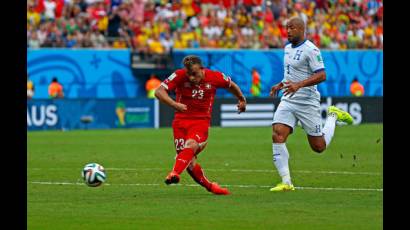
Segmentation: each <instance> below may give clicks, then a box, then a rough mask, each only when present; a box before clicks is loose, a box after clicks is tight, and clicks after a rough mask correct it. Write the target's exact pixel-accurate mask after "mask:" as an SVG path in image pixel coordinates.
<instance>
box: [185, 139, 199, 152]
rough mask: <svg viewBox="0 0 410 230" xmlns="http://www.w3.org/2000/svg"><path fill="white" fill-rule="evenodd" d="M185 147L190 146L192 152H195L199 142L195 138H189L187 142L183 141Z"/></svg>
mask: <svg viewBox="0 0 410 230" xmlns="http://www.w3.org/2000/svg"><path fill="white" fill-rule="evenodd" d="M185 148H190V149H192V150H194V153H196V152H197V151H198V149H199V144H198V142H196V141H195V140H192V139H190V140H188V141H187V142H185Z"/></svg>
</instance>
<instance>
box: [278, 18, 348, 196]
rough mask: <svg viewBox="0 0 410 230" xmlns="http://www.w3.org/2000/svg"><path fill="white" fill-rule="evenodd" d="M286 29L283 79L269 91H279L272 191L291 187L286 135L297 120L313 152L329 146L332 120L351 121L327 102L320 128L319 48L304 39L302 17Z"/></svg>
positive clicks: (322, 76)
mask: <svg viewBox="0 0 410 230" xmlns="http://www.w3.org/2000/svg"><path fill="white" fill-rule="evenodd" d="M286 29H287V33H288V40H289V44H287V45H286V46H285V54H284V55H285V57H284V67H285V68H284V79H283V80H282V81H281V82H280V83H278V84H276V85H274V86H272V89H271V92H270V95H271V96H273V97H275V96H276V95H277V94H278V92H279V90H282V92H283V96H282V98H281V101H280V103H279V106H278V108H277V110H276V112H275V115H274V118H273V122H272V132H273V133H272V141H273V144H272V151H273V163H274V165H275V167H276V169H277V170H278V172H279V175H280V176H281V177H282V182H281V183H279V184H277V185H276V187H273V188H271V189H270V191H272V192H275V191H292V190H295V187H294V186H293V184H292V181H291V178H290V172H289V164H288V160H289V152H288V150H287V148H286V139H287V138H288V136H289V134H291V133H292V132H293V129H294V128H295V126H296V124H297V122H298V121H299V122H300V123H301V125H302V128H303V129H304V130H305V132H306V134H307V138H308V141H309V144H310V147H311V148H312V149H313V151H315V152H317V153H321V152H323V151H324V150H325V149H326V147H327V146H329V143H330V141H331V139H332V137H333V134H334V131H335V126H336V121H341V122H345V123H347V124H352V123H353V118H352V116H351V115H350V114H349V113H347V112H345V111H343V110H341V109H339V108H337V107H335V106H330V107H329V108H328V111H327V112H328V114H327V119H326V123H325V125H324V127H323V129H322V121H321V120H322V119H321V113H320V93H319V92H318V90H317V86H316V85H317V84H319V83H320V82H323V81H325V80H326V72H325V66H324V64H323V59H322V56H321V54H320V51H319V49H318V48H317V47H316V46H315V45H314V44H313V43H312V42H310V41H308V40H306V39H305V24H304V22H303V20H302V19H300V18H297V17H294V18H291V19H290V20H289V21H288V23H287V25H286Z"/></svg>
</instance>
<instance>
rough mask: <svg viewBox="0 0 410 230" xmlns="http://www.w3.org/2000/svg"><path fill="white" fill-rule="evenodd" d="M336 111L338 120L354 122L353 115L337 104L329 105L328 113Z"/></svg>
mask: <svg viewBox="0 0 410 230" xmlns="http://www.w3.org/2000/svg"><path fill="white" fill-rule="evenodd" d="M330 113H334V114H336V116H337V121H341V122H345V123H347V124H349V125H351V124H353V117H352V116H351V115H350V114H349V113H348V112H346V111H343V110H341V109H339V108H337V107H336V106H333V105H332V106H329V108H327V114H330Z"/></svg>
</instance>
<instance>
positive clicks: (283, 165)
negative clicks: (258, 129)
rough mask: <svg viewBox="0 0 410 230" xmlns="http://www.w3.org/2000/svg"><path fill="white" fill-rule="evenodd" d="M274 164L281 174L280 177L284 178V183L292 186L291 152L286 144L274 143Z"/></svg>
mask: <svg viewBox="0 0 410 230" xmlns="http://www.w3.org/2000/svg"><path fill="white" fill-rule="evenodd" d="M272 151H273V164H274V165H275V166H276V169H277V170H278V172H279V175H280V176H281V177H282V183H284V184H292V182H291V180H290V172H289V163H288V161H289V152H288V149H287V148H286V144H285V143H273V144H272Z"/></svg>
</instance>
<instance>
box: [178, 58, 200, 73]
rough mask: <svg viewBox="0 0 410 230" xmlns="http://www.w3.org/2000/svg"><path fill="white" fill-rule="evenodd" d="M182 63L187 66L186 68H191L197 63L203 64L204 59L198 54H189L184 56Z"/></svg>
mask: <svg viewBox="0 0 410 230" xmlns="http://www.w3.org/2000/svg"><path fill="white" fill-rule="evenodd" d="M182 64H183V65H184V66H185V68H187V69H188V70H190V69H191V68H192V66H193V65H195V64H199V65H200V66H202V61H201V59H200V58H199V57H198V56H195V55H188V56H186V57H184V60H182Z"/></svg>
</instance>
